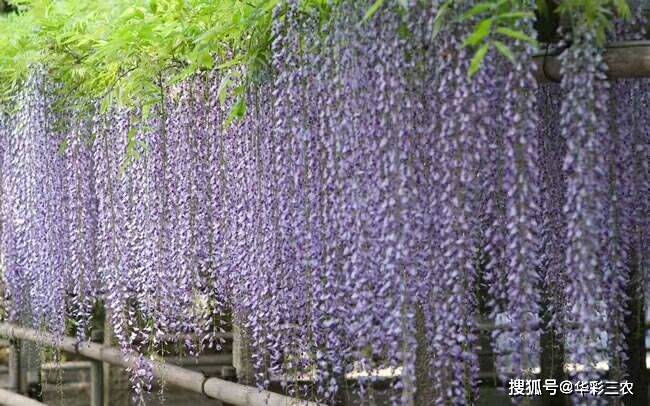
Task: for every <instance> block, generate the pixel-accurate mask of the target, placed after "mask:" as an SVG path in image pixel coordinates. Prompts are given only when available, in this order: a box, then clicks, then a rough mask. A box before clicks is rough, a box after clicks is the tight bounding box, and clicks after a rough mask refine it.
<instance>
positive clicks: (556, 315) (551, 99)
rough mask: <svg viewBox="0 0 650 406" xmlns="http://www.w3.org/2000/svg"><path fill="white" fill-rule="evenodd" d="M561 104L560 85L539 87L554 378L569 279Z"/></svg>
mask: <svg viewBox="0 0 650 406" xmlns="http://www.w3.org/2000/svg"><path fill="white" fill-rule="evenodd" d="M561 100H562V89H561V88H560V86H559V84H557V83H546V84H543V85H541V86H540V87H539V89H538V108H539V110H540V113H539V116H540V120H539V128H538V139H539V140H538V142H539V151H540V180H539V187H540V191H541V193H540V200H541V202H540V209H541V224H540V226H541V235H540V249H541V252H540V269H541V277H542V283H541V290H542V317H543V319H544V323H545V325H544V326H543V328H544V329H545V331H544V333H545V334H546V336H547V337H548V339H547V343H545V344H544V345H546V346H547V347H546V348H545V350H550V351H551V354H554V356H552V357H548V356H546V355H543V357H542V359H541V362H542V364H543V365H542V369H544V370H545V371H544V372H545V373H546V372H547V371H546V369H548V370H549V371H548V372H549V373H550V374H554V373H556V371H558V370H559V371H561V370H562V368H563V366H562V365H561V364H562V362H561V360H562V359H563V354H562V348H563V342H564V339H563V327H564V320H565V312H566V306H565V299H564V288H565V281H566V280H568V278H569V274H568V273H567V271H566V268H565V266H564V264H565V258H566V252H565V251H566V244H565V241H566V235H567V230H566V217H565V216H564V214H563V208H564V205H565V200H566V197H565V196H566V176H565V173H564V171H563V170H562V162H563V160H564V157H565V155H566V140H565V139H564V138H563V134H562V131H561V129H560V125H559V122H560V104H561ZM555 354H559V355H555ZM544 357H546V359H545V358H544ZM558 361H559V364H560V365H558ZM546 362H548V363H546ZM545 363H546V364H545ZM546 366H548V368H547V367H546Z"/></svg>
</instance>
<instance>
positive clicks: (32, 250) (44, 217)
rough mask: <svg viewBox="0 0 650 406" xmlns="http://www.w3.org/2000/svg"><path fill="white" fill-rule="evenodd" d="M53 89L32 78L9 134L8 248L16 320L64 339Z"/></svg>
mask: <svg viewBox="0 0 650 406" xmlns="http://www.w3.org/2000/svg"><path fill="white" fill-rule="evenodd" d="M48 90H49V89H48V86H47V84H46V83H45V81H44V79H43V77H42V76H41V75H39V74H34V75H33V76H32V77H31V78H30V79H29V81H28V83H27V84H26V85H25V89H24V92H23V93H21V94H20V96H19V97H18V98H17V104H18V106H19V108H20V110H19V113H18V114H17V115H16V117H15V120H16V121H15V125H14V126H13V130H12V131H11V133H10V134H5V136H6V139H5V140H4V141H3V142H4V143H5V146H6V149H5V154H6V155H5V160H4V162H3V168H2V172H3V188H2V189H3V200H2V217H3V221H2V222H3V236H2V242H3V244H2V246H3V257H4V268H5V269H4V270H5V273H4V278H5V284H6V285H5V286H6V292H5V293H6V295H7V296H8V298H9V304H10V305H9V315H10V319H11V320H13V321H20V322H22V323H24V324H27V325H31V326H35V327H39V328H40V327H45V328H47V329H49V330H51V331H53V332H56V333H58V334H63V330H64V327H65V314H66V311H65V310H66V309H65V287H66V286H67V284H66V281H65V275H66V273H65V272H61V270H62V269H65V268H66V261H67V260H68V259H67V257H66V251H65V250H66V248H67V247H65V245H64V241H65V238H64V237H65V228H66V223H65V219H64V218H63V216H64V213H65V208H64V200H63V188H62V184H61V179H62V177H63V176H62V174H63V160H62V159H61V156H60V154H59V153H58V150H59V145H60V143H61V137H59V136H58V135H57V133H56V132H55V131H53V123H54V120H55V117H54V116H53V113H52V111H51V110H50V106H51V103H52V100H53V99H52V98H51V97H50V93H49V92H48ZM54 270H58V271H54Z"/></svg>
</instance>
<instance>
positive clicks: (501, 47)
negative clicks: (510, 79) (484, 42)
mask: <svg viewBox="0 0 650 406" xmlns="http://www.w3.org/2000/svg"><path fill="white" fill-rule="evenodd" d="M492 43H493V44H494V46H495V48H496V49H497V51H499V52H500V53H501V55H503V56H505V57H506V58H508V60H509V61H510V62H511V63H512V64H515V63H516V62H517V60H516V59H515V54H514V53H513V52H512V50H511V49H510V47H508V46H507V45H506V44H504V43H503V42H501V41H493V42H492Z"/></svg>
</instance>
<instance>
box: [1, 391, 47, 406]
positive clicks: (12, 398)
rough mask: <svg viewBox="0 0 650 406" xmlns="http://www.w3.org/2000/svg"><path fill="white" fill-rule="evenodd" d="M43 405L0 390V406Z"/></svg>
mask: <svg viewBox="0 0 650 406" xmlns="http://www.w3.org/2000/svg"><path fill="white" fill-rule="evenodd" d="M44 404H45V403H41V402H39V401H37V400H34V399H30V398H28V397H26V396H22V395H19V394H17V393H14V392H12V391H9V390H6V389H0V405H11V406H43V405H44Z"/></svg>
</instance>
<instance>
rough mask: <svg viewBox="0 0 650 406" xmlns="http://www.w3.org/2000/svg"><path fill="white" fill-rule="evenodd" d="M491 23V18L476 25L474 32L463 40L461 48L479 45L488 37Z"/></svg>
mask: <svg viewBox="0 0 650 406" xmlns="http://www.w3.org/2000/svg"><path fill="white" fill-rule="evenodd" d="M492 21H493V20H492V19H491V18H488V19H486V20H483V21H481V22H480V23H478V24H477V25H476V28H475V29H474V32H473V33H472V34H471V35H470V36H469V37H467V39H466V40H465V43H464V44H463V46H468V45H469V46H476V45H478V44H480V43H481V42H482V41H483V40H484V39H485V37H487V36H488V35H490V31H491V30H492Z"/></svg>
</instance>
